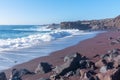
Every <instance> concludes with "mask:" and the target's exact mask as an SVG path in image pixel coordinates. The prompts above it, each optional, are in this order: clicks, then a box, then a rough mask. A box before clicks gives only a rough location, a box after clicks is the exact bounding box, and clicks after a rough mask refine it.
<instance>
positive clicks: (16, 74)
mask: <svg viewBox="0 0 120 80" xmlns="http://www.w3.org/2000/svg"><path fill="white" fill-rule="evenodd" d="M27 74H34V73H33V72H30V71H29V70H27V69H20V70H17V69H13V70H12V75H11V79H10V80H22V76H24V75H27Z"/></svg>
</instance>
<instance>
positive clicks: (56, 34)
mask: <svg viewBox="0 0 120 80" xmlns="http://www.w3.org/2000/svg"><path fill="white" fill-rule="evenodd" d="M82 34H86V33H84V32H83V31H79V30H76V29H73V30H60V29H57V30H52V31H51V32H49V33H41V34H34V35H29V36H27V37H22V38H15V39H0V43H1V44H0V51H6V50H13V49H14V50H15V49H21V48H27V47H31V46H34V45H38V44H41V43H45V42H48V41H52V40H56V39H60V38H65V37H68V36H73V35H82Z"/></svg>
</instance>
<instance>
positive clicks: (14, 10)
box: [0, 0, 120, 25]
mask: <svg viewBox="0 0 120 80" xmlns="http://www.w3.org/2000/svg"><path fill="white" fill-rule="evenodd" d="M118 15H120V0H0V25H16V24H21V25H25V24H30V25H39V24H50V23H60V22H63V21H76V20H91V19H103V18H113V17H116V16H118Z"/></svg>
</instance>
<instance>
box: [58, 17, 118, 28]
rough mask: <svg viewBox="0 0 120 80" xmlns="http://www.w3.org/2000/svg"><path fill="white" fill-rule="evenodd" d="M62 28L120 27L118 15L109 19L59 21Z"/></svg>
mask: <svg viewBox="0 0 120 80" xmlns="http://www.w3.org/2000/svg"><path fill="white" fill-rule="evenodd" d="M60 26H61V28H62V29H80V30H88V29H92V30H98V29H101V30H105V29H116V28H120V16H117V17H116V18H110V19H101V20H86V21H74V22H61V23H60Z"/></svg>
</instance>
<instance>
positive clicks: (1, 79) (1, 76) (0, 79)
mask: <svg viewBox="0 0 120 80" xmlns="http://www.w3.org/2000/svg"><path fill="white" fill-rule="evenodd" d="M0 80H7V78H6V75H5V73H4V72H0Z"/></svg>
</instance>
